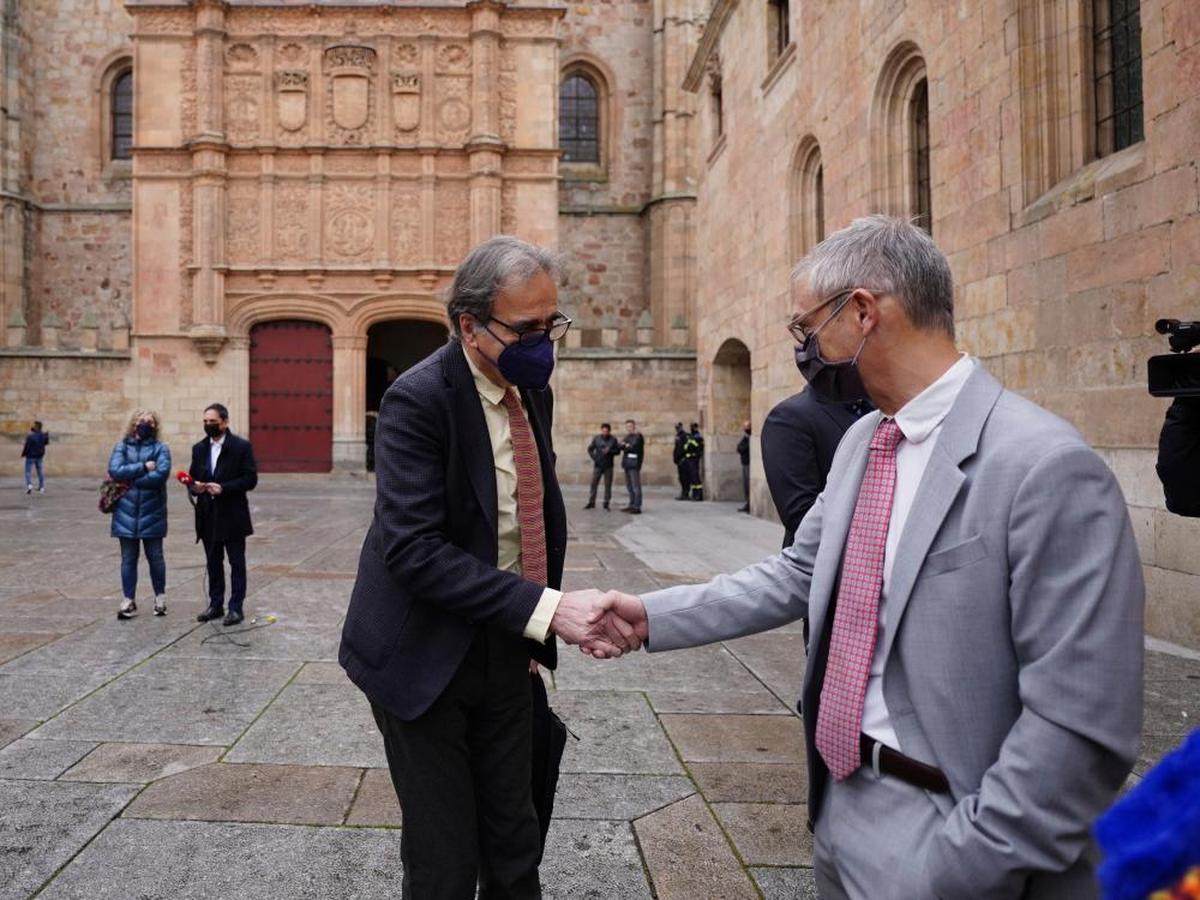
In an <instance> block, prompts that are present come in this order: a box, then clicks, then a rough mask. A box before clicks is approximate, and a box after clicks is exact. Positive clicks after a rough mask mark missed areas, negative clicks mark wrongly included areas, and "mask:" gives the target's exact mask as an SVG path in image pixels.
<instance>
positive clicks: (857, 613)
mask: <svg viewBox="0 0 1200 900" xmlns="http://www.w3.org/2000/svg"><path fill="white" fill-rule="evenodd" d="M903 439H904V434H903V433H902V432H901V431H900V426H899V425H897V424H896V423H895V421H893V420H892V419H884V420H882V421H881V422H880V423H879V425H878V426H877V427H876V429H875V434H874V435H873V436H872V438H871V445H870V450H869V456H868V458H867V470H866V472H864V473H863V480H862V484H861V485H860V486H859V489H858V501H857V503H856V504H855V506H854V518H853V519H852V520H851V522H850V534H849V536H848V537H847V538H846V553H845V557H844V558H843V560H842V580H841V585H840V587H839V588H838V596H837V609H836V610H835V611H834V614H833V634H832V636H831V638H830V641H829V661H828V663H827V664H826V666H825V681H824V683H823V684H822V686H821V706H820V709H819V710H818V711H817V735H816V744H817V750H818V751H819V752H820V754H821V758H822V759H823V760H825V764H826V765H827V766H828V767H829V771H830V773H831V774H832V775H833V777H834V778H835V779H836V780H838V781H841V780H843V779H845V778H848V777H849V776H850V775H852V774H853V773H854V771H855V770H856V769H857V768H858V767H859V763H860V756H859V752H860V751H859V738H860V735H861V733H862V714H863V701H864V700H865V699H866V693H867V679H868V678H869V677H870V675H871V660H872V658H873V657H874V656H875V636H876V633H877V632H878V630H879V596H880V592H881V591H882V590H883V557H884V553H885V551H886V549H887V535H888V525H889V524H890V522H891V518H892V494H893V493H894V492H895V489H896V445H897V444H899V443H900V441H902V440H903Z"/></svg>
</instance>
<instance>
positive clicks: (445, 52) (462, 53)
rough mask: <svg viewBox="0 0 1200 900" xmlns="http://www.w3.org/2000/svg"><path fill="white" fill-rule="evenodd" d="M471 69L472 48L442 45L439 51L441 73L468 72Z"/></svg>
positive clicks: (438, 59) (438, 64)
mask: <svg viewBox="0 0 1200 900" xmlns="http://www.w3.org/2000/svg"><path fill="white" fill-rule="evenodd" d="M470 68H471V48H470V47H469V46H467V45H466V44H457V43H456V44H442V45H441V46H440V47H438V51H437V70H438V71H439V72H466V71H468V70H469V69H470Z"/></svg>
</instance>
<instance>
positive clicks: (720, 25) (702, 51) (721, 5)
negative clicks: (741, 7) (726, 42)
mask: <svg viewBox="0 0 1200 900" xmlns="http://www.w3.org/2000/svg"><path fill="white" fill-rule="evenodd" d="M737 3H738V0H713V5H712V9H711V10H709V14H708V21H707V22H706V23H705V24H704V33H703V34H702V35H700V43H699V45H697V47H696V54H695V55H694V56H693V57H692V62H691V64H690V65H689V66H688V72H687V77H686V78H684V79H683V89H684V90H685V91H691V92H692V93H695V92H696V91H697V90H698V89H699V88H700V82H701V80H702V79H703V78H704V67H705V66H707V65H708V58H709V57H710V56H712V53H713V51H714V50H715V49H716V48H717V43H718V41H720V40H721V33H722V32H723V31H724V30H725V23H726V22H728V21H729V17H730V15H732V14H733V10H734V7H736V6H737Z"/></svg>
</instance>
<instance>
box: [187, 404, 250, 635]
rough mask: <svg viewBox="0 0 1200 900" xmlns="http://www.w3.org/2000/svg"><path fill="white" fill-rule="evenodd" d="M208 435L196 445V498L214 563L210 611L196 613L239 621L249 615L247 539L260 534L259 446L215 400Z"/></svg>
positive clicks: (201, 536)
mask: <svg viewBox="0 0 1200 900" xmlns="http://www.w3.org/2000/svg"><path fill="white" fill-rule="evenodd" d="M204 434H205V435H206V437H205V438H204V440H202V441H200V442H199V443H196V444H193V445H192V465H191V467H190V468H189V469H188V474H189V475H190V476H191V477H192V492H193V493H194V494H196V495H198V496H197V498H196V539H197V540H199V541H203V542H204V558H205V560H206V562H207V564H208V609H206V610H204V612H202V613H200V615H198V616H196V620H197V621H199V622H208V621H210V620H212V619H219V618H221V616H224V617H225V618H224V620H223V624H225V625H236V624H237V623H238V622H240V621H242V619H243V618H245V616H244V615H243V613H242V604H243V603H244V602H245V600H246V538H247V537H249V536H250V535H252V534H254V526H253V525H252V524H251V523H250V504H249V502H248V501H247V499H246V494H247V493H248V492H249V491H252V490H254V488H255V487H256V486H257V485H258V464H257V463H256V462H255V461H254V448H253V447H251V446H250V442H249V441H248V440H246V439H245V438H240V437H238V436H237V435H236V434H234V433H233V432H232V431H230V430H229V410H228V409H226V408H225V407H224V406H223V405H221V404H220V403H214V404H212V405H211V406H209V407H208V408H207V409H206V410H204ZM226 556H228V557H229V612H225V565H224V558H225V557H226Z"/></svg>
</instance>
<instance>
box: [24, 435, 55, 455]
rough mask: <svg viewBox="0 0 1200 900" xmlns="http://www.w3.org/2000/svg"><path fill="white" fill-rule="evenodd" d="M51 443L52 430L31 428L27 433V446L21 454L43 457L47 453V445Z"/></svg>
mask: <svg viewBox="0 0 1200 900" xmlns="http://www.w3.org/2000/svg"><path fill="white" fill-rule="evenodd" d="M48 443H50V432H48V431H34V430H33V429H30V430H29V433H28V434H27V435H25V446H23V447H22V448H21V455H22V456H24V457H28V458H29V459H41V458H42V457H43V456H45V455H46V445H47V444H48Z"/></svg>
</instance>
